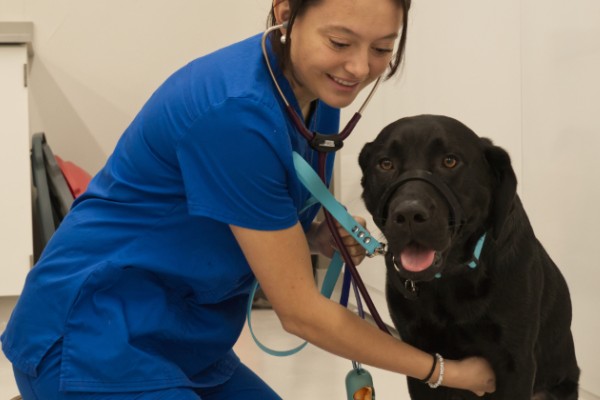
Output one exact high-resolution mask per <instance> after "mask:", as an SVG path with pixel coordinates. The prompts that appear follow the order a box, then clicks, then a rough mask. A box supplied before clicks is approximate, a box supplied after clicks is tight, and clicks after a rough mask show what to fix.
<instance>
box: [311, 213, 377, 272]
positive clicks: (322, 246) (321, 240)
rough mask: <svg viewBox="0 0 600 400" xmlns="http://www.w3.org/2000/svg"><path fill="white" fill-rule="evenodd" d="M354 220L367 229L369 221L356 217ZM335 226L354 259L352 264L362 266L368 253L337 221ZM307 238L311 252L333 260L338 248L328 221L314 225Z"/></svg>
mask: <svg viewBox="0 0 600 400" xmlns="http://www.w3.org/2000/svg"><path fill="white" fill-rule="evenodd" d="M354 219H355V220H356V222H358V223H359V224H361V225H362V226H363V227H365V228H366V226H367V221H365V219H364V218H362V217H357V216H354ZM335 225H336V227H337V230H338V232H339V234H340V237H341V239H342V243H343V244H344V246H345V247H346V249H347V250H348V254H350V257H351V258H352V262H354V264H355V265H358V264H360V263H361V262H362V261H363V260H364V259H365V256H366V254H367V251H366V250H365V248H364V247H363V246H362V245H360V244H359V243H358V242H357V241H356V240H355V239H354V237H352V235H351V234H350V233H349V232H347V231H346V230H345V229H344V228H343V227H342V226H341V225H340V224H339V223H338V222H337V221H336V222H335ZM307 236H308V241H309V243H310V246H311V250H313V251H315V252H319V253H321V254H323V255H324V256H326V257H329V258H331V257H332V256H333V253H334V252H335V251H336V250H338V246H337V244H336V243H335V241H334V239H333V235H331V232H329V228H328V226H327V222H326V221H322V222H316V223H314V224H313V228H312V229H311V230H310V232H309V234H308V235H307Z"/></svg>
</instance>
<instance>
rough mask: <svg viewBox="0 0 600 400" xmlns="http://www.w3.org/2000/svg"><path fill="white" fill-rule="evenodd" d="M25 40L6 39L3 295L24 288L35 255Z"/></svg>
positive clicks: (0, 134) (0, 182) (1, 54)
mask: <svg viewBox="0 0 600 400" xmlns="http://www.w3.org/2000/svg"><path fill="white" fill-rule="evenodd" d="M26 71H27V48H26V46H25V45H0V152H1V154H0V186H1V187H2V197H1V200H0V221H2V222H1V224H0V296H13V295H18V294H19V293H20V292H21V289H22V287H23V283H24V281H25V275H26V274H27V272H28V271H29V268H30V265H31V261H30V260H31V257H32V225H31V172H30V171H31V167H30V161H29V120H28V119H29V116H28V102H27V87H26V77H25V74H26Z"/></svg>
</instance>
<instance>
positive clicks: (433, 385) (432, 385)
mask: <svg viewBox="0 0 600 400" xmlns="http://www.w3.org/2000/svg"><path fill="white" fill-rule="evenodd" d="M435 358H436V359H437V361H438V362H439V363H440V375H439V376H438V379H437V382H435V383H428V385H429V387H430V388H432V389H437V388H438V387H440V386H441V385H442V382H443V381H444V357H442V356H441V355H439V354H438V353H435Z"/></svg>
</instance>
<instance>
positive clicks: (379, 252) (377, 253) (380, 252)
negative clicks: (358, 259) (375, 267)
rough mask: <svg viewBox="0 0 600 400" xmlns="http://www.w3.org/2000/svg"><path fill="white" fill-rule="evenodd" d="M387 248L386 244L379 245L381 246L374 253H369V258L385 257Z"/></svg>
mask: <svg viewBox="0 0 600 400" xmlns="http://www.w3.org/2000/svg"><path fill="white" fill-rule="evenodd" d="M386 246H387V244H385V243H379V246H378V247H377V248H376V249H375V251H373V252H372V253H367V257H369V258H373V257H375V256H384V255H385V249H386Z"/></svg>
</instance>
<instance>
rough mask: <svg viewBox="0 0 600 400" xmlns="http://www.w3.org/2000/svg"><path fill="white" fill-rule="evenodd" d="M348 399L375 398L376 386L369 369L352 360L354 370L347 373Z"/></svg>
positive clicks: (365, 399)
mask: <svg viewBox="0 0 600 400" xmlns="http://www.w3.org/2000/svg"><path fill="white" fill-rule="evenodd" d="M346 394H347V396H348V400H375V387H374V386H373V378H372V377H371V374H370V373H369V371H367V370H366V369H364V368H363V367H362V366H361V365H360V363H357V362H355V361H352V370H351V371H350V372H348V375H346Z"/></svg>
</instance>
